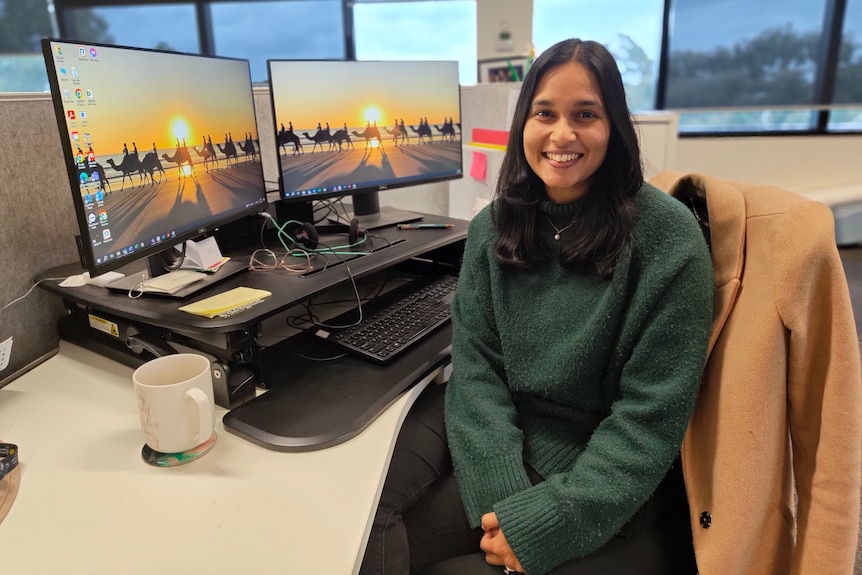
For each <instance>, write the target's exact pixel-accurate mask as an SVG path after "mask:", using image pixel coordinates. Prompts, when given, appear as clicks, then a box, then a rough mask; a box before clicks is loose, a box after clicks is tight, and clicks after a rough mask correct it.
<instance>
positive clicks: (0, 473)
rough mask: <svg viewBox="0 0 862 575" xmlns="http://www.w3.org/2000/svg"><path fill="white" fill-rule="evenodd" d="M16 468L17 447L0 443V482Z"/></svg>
mask: <svg viewBox="0 0 862 575" xmlns="http://www.w3.org/2000/svg"><path fill="white" fill-rule="evenodd" d="M17 466H18V446H17V445H15V444H14V443H0V481H2V480H3V478H4V477H6V474H7V473H9V472H10V471H12V470H13V469H15V468H16V467H17Z"/></svg>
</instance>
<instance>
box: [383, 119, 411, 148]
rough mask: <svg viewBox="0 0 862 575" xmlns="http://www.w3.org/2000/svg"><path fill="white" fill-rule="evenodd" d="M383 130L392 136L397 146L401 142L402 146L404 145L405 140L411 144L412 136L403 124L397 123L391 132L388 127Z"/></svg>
mask: <svg viewBox="0 0 862 575" xmlns="http://www.w3.org/2000/svg"><path fill="white" fill-rule="evenodd" d="M383 129H384V130H386V133H387V134H389V135H390V136H392V141H393V142H394V143H395V145H396V146H397V145H398V142H399V141H400V142H401V143H402V144H403V143H404V140H407V143H408V144H409V143H410V134H408V133H407V130H406V129H405V128H404V127H403V126H402V125H401V124H397V123H396V124H395V125H394V126H393V127H392V129H391V130H390V129H389V128H387V127H384V128H383Z"/></svg>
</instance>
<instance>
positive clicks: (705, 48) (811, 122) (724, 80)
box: [665, 0, 825, 132]
mask: <svg viewBox="0 0 862 575" xmlns="http://www.w3.org/2000/svg"><path fill="white" fill-rule="evenodd" d="M671 9H672V12H671V14H672V25H671V30H670V35H669V38H668V47H669V50H668V52H669V54H668V66H667V71H668V75H667V85H666V90H667V91H666V102H665V107H667V108H670V109H675V108H676V109H685V108H712V109H714V108H725V109H724V110H721V111H716V112H713V111H711V110H699V111H695V112H693V113H682V114H681V115H680V131H681V132H685V131H710V132H718V131H731V132H732V131H745V132H749V131H751V132H759V131H780V130H806V129H810V128H812V127H813V126H815V125H816V119H817V113H816V110H814V109H805V108H801V106H804V105H805V104H813V103H814V97H815V86H814V79H815V76H816V72H817V70H816V66H817V61H818V58H819V49H820V46H821V41H822V37H821V36H822V32H823V19H824V13H825V3H824V1H823V0H761V1H759V2H750V1H748V0H722V1H715V0H673V1H672V2H671ZM727 108H737V109H738V110H737V111H734V110H732V109H731V110H728V109H727ZM743 108H748V109H747V110H745V109H743Z"/></svg>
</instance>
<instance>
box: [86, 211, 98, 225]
mask: <svg viewBox="0 0 862 575" xmlns="http://www.w3.org/2000/svg"><path fill="white" fill-rule="evenodd" d="M87 221H88V222H90V224H95V223H96V214H94V213H93V212H90V213H89V214H88V215H87Z"/></svg>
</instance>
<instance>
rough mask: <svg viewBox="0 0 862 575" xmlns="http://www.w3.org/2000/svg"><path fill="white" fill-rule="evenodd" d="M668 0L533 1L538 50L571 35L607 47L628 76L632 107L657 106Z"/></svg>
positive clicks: (535, 37)
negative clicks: (656, 98)
mask: <svg viewBox="0 0 862 575" xmlns="http://www.w3.org/2000/svg"><path fill="white" fill-rule="evenodd" d="M663 10H664V2H663V0H641V1H639V2H632V1H631V0H606V1H603V2H592V1H588V0H533V44H534V45H535V50H536V54H539V53H540V52H542V51H543V50H545V49H546V48H548V47H549V46H551V45H552V44H554V43H556V42H559V41H560V40H565V39H566V38H581V39H583V40H595V41H596V42H601V43H602V44H604V45H605V46H607V48H608V50H610V51H611V53H612V54H613V55H614V58H615V59H616V61H617V64H618V65H619V68H620V71H621V72H622V75H623V83H624V84H625V87H626V97H627V98H628V103H629V108H631V109H632V111H638V110H651V109H653V108H655V94H656V89H657V84H656V78H657V75H658V64H659V57H660V55H661V29H662V25H661V24H662V13H663Z"/></svg>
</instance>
